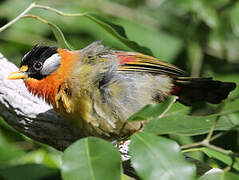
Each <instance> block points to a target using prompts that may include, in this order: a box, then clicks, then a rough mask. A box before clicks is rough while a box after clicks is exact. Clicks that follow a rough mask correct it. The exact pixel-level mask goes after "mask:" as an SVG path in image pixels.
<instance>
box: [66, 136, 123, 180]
mask: <svg viewBox="0 0 239 180" xmlns="http://www.w3.org/2000/svg"><path fill="white" fill-rule="evenodd" d="M62 160H63V164H62V167H61V173H62V177H63V179H64V180H73V179H74V180H77V179H79V180H81V179H87V180H90V179H92V180H102V179H104V180H112V179H114V180H120V179H121V175H122V167H121V156H120V153H119V151H118V150H117V148H116V147H114V146H113V145H112V144H110V143H109V142H107V141H104V140H102V139H99V138H96V137H89V138H84V139H81V140H79V141H77V142H75V143H73V144H72V145H71V146H70V147H68V148H67V149H66V151H65V152H64V154H63V159H62Z"/></svg>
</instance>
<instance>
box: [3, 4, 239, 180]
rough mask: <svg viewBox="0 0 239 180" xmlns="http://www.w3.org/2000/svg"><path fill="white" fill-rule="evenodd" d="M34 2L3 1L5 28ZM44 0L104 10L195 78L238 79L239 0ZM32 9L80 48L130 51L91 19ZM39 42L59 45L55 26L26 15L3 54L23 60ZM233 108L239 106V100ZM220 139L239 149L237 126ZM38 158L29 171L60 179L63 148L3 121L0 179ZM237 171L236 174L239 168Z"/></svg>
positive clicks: (207, 109) (72, 8) (201, 107)
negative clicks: (41, 141) (100, 42)
mask: <svg viewBox="0 0 239 180" xmlns="http://www.w3.org/2000/svg"><path fill="white" fill-rule="evenodd" d="M30 2H32V1H17V0H0V27H1V26H3V25H4V24H6V23H7V22H9V21H10V20H11V19H13V18H15V17H16V16H17V15H18V14H20V13H21V12H22V11H23V10H24V9H25V8H26V7H27V6H28V5H29V4H30ZM37 3H38V4H42V5H47V6H51V7H54V8H56V9H59V10H61V11H63V12H70V13H79V12H87V13H94V14H98V15H100V16H103V17H105V18H106V19H107V20H108V21H110V22H112V23H115V24H118V25H121V26H122V27H124V28H125V31H126V34H127V36H128V38H129V39H131V40H134V41H136V42H137V43H139V44H140V45H143V46H146V47H148V48H150V49H151V50H152V52H153V54H154V56H155V57H158V58H159V59H163V60H165V61H167V62H169V63H173V64H175V65H177V66H178V67H180V68H182V69H184V70H185V71H188V72H189V73H190V74H191V75H192V76H212V77H214V78H215V79H218V80H221V81H232V82H236V83H237V84H238V83H239V74H238V72H239V20H238V19H239V2H237V1H236V0H213V1H208V0H170V1H166V0H81V1H77V0H71V1H67V0H62V1H44V0H41V1H38V2H37ZM31 13H32V14H35V15H38V16H40V17H43V18H45V19H47V20H49V21H50V22H54V24H57V25H58V26H59V27H60V29H61V30H62V32H63V33H64V35H65V37H66V39H67V41H68V42H69V44H70V45H71V46H72V47H73V48H74V49H81V48H83V47H85V46H86V45H88V44H90V43H91V42H93V41H95V40H103V44H105V45H107V46H109V47H112V48H115V49H121V50H131V49H129V48H128V47H127V46H125V45H124V44H122V43H121V42H119V41H118V40H117V39H116V38H115V37H113V36H112V35H110V34H109V33H107V32H106V31H105V30H104V29H103V28H102V27H100V26H99V25H97V24H95V23H94V22H92V21H90V20H88V19H87V18H84V17H61V16H58V15H56V14H54V13H52V12H49V11H44V10H40V9H33V10H32V11H31ZM38 43H40V44H44V45H56V42H55V38H54V35H53V33H52V32H51V30H50V29H49V27H48V26H47V25H45V24H42V23H40V22H38V21H36V20H34V19H22V20H20V21H18V22H17V23H16V24H14V25H13V26H11V27H10V28H9V29H7V30H6V31H4V32H1V33H0V52H1V53H3V54H4V56H5V57H7V58H8V59H10V60H11V61H12V62H14V63H16V64H17V65H18V64H19V62H20V59H21V57H22V56H23V55H24V54H25V53H26V52H27V51H28V50H29V49H31V47H32V46H33V45H35V44H38ZM237 95H238V89H236V90H234V91H233V92H232V93H231V97H236V96H237ZM233 106H235V107H237V108H238V110H239V102H236V103H235V104H234V105H233ZM218 107H219V106H217V105H209V104H201V103H200V104H196V105H195V106H194V107H193V108H192V109H191V110H190V113H191V114H194V115H196V114H197V115H199V114H200V115H207V114H211V113H215V112H217V110H218ZM229 107H230V106H229ZM230 118H232V119H233V121H236V122H239V113H238V112H237V113H233V114H231V115H230ZM229 129H230V128H229ZM205 133H206V132H204V133H200V134H202V135H197V136H182V135H178V134H173V133H171V134H170V133H166V134H167V135H166V136H167V137H170V138H171V139H174V140H176V141H177V142H178V143H179V144H180V145H184V144H190V143H193V142H197V141H199V140H202V139H204V138H205ZM216 133H220V132H216ZM213 143H214V144H215V145H217V146H220V147H222V148H224V149H230V150H232V151H233V152H235V153H238V152H239V133H238V128H237V126H235V127H233V129H230V130H228V131H226V133H225V134H223V136H221V137H220V138H218V139H216V140H215V141H213ZM190 156H192V157H194V158H196V159H198V160H201V161H204V162H206V163H208V164H209V165H211V166H213V167H219V168H225V167H227V165H226V164H225V163H222V161H218V160H216V159H215V158H209V157H208V156H207V155H205V153H203V152H201V151H197V152H194V153H190ZM32 163H33V164H34V166H31V168H33V170H32V171H29V170H28V173H30V174H32V179H34V178H35V179H37V178H39V177H42V178H43V179H46V177H47V178H49V179H59V178H60V175H59V171H58V170H57V168H59V167H60V163H61V152H58V151H56V150H54V149H52V148H50V147H48V146H45V145H42V144H39V143H37V142H34V141H32V140H30V139H28V138H26V137H25V136H23V135H21V134H19V133H17V132H16V131H15V130H13V129H12V128H11V127H9V126H8V125H7V124H6V123H5V122H4V120H3V119H1V120H0V179H1V174H3V175H4V177H5V175H6V174H7V169H8V170H9V169H11V168H9V166H11V167H12V166H13V168H16V166H17V165H22V164H24V165H25V166H28V165H29V164H32ZM39 165H41V168H43V170H42V171H41V172H42V174H38V176H39V177H34V176H35V175H36V173H35V172H34V168H36V169H37V168H39V167H38V166H39ZM6 167H8V168H6ZM21 167H22V166H21ZM44 168H45V169H44ZM49 168H51V169H49ZM23 169H24V168H23ZM23 169H21V168H20V169H18V170H19V172H21V173H19V174H23V175H24V172H23ZM233 172H234V173H237V172H236V170H235V169H234V170H233ZM3 175H2V176H3ZM124 178H126V177H124ZM13 179H14V177H13ZM20 179H21V178H20Z"/></svg>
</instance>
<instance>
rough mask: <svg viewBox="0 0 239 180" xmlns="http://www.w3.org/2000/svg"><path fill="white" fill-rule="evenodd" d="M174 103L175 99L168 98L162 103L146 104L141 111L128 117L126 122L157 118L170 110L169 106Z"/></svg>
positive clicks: (172, 97) (173, 97)
mask: <svg viewBox="0 0 239 180" xmlns="http://www.w3.org/2000/svg"><path fill="white" fill-rule="evenodd" d="M175 101H176V97H175V96H170V97H168V98H167V99H166V100H165V101H164V102H162V103H158V104H148V105H146V106H145V107H143V108H142V109H141V110H139V111H138V112H137V113H135V114H133V115H132V116H130V117H129V119H128V120H127V121H126V122H131V121H141V120H147V119H152V118H157V117H158V116H160V115H161V114H162V113H164V112H165V111H166V110H167V109H168V108H170V107H169V106H170V105H172V104H173V103H174V102H175Z"/></svg>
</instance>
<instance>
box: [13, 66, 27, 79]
mask: <svg viewBox="0 0 239 180" xmlns="http://www.w3.org/2000/svg"><path fill="white" fill-rule="evenodd" d="M27 70H28V67H27V66H22V67H21V69H20V70H19V71H17V72H13V73H11V74H10V75H9V76H8V79H24V78H27V77H28V75H27V73H26V71H27Z"/></svg>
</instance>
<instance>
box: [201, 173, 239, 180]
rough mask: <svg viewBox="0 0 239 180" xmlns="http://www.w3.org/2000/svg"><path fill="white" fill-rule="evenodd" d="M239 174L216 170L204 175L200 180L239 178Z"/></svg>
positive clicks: (236, 179) (232, 179) (234, 179)
mask: <svg viewBox="0 0 239 180" xmlns="http://www.w3.org/2000/svg"><path fill="white" fill-rule="evenodd" d="M238 179H239V175H237V174H234V173H231V172H216V173H209V174H206V175H203V176H202V177H200V178H199V180H238Z"/></svg>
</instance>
